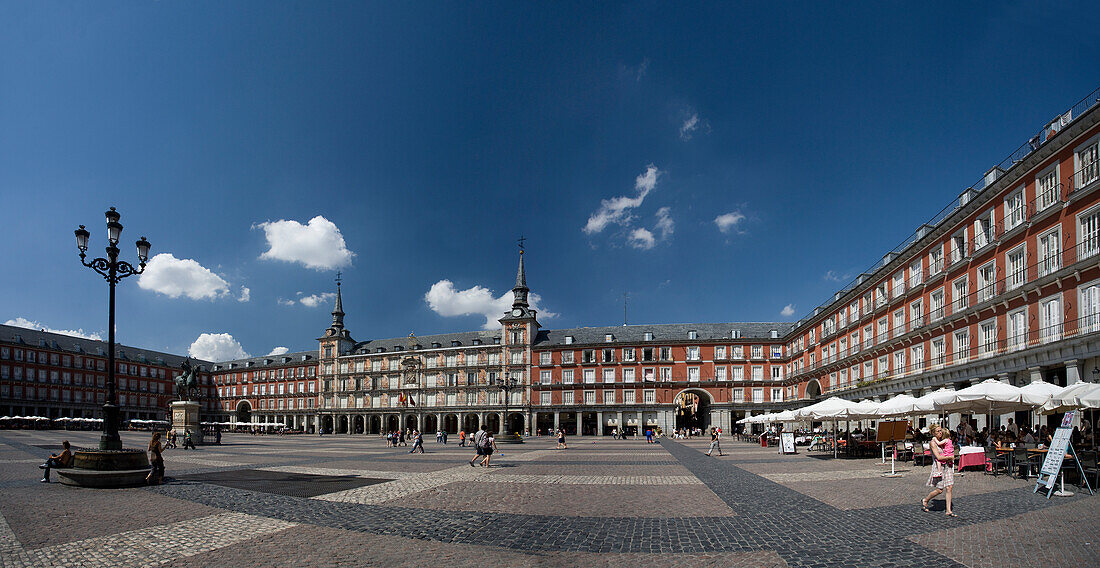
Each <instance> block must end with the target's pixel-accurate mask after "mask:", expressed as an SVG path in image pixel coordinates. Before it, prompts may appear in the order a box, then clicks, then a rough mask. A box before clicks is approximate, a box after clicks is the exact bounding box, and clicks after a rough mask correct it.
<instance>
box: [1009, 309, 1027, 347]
mask: <svg viewBox="0 0 1100 568" xmlns="http://www.w3.org/2000/svg"><path fill="white" fill-rule="evenodd" d="M1005 322H1006V323H1007V324H1008V330H1007V331H1008V333H1007V336H1008V350H1009V351H1016V350H1018V349H1023V348H1024V347H1026V346H1027V312H1026V311H1025V310H1023V309H1020V310H1016V311H1014V312H1011V313H1009V314H1008V315H1007V316H1006V317H1005Z"/></svg>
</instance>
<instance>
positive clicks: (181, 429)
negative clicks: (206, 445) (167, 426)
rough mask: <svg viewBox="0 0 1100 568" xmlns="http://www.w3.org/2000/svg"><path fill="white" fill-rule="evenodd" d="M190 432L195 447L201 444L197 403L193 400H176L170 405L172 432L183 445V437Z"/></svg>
mask: <svg viewBox="0 0 1100 568" xmlns="http://www.w3.org/2000/svg"><path fill="white" fill-rule="evenodd" d="M188 430H190V431H191V439H192V440H194V441H195V445H199V444H202V443H203V441H202V427H201V426H200V425H199V403H197V402H195V401H193V400H177V401H175V402H173V403H172V431H173V432H175V433H176V435H177V436H179V439H180V444H183V439H184V435H185V434H186V433H187V431H188Z"/></svg>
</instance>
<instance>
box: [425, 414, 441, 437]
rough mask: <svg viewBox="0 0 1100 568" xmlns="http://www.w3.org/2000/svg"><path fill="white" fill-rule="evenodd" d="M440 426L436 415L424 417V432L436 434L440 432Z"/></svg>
mask: <svg viewBox="0 0 1100 568" xmlns="http://www.w3.org/2000/svg"><path fill="white" fill-rule="evenodd" d="M438 431H439V428H438V424H436V418H435V415H434V414H429V415H427V416H425V417H424V432H425V433H435V432H438Z"/></svg>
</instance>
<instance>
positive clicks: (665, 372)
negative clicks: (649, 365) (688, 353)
mask: <svg viewBox="0 0 1100 568" xmlns="http://www.w3.org/2000/svg"><path fill="white" fill-rule="evenodd" d="M661 380H662V381H671V380H672V367H661Z"/></svg>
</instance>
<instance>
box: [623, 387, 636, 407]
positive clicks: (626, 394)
mask: <svg viewBox="0 0 1100 568" xmlns="http://www.w3.org/2000/svg"><path fill="white" fill-rule="evenodd" d="M623 404H634V391H633V390H624V391H623Z"/></svg>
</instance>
